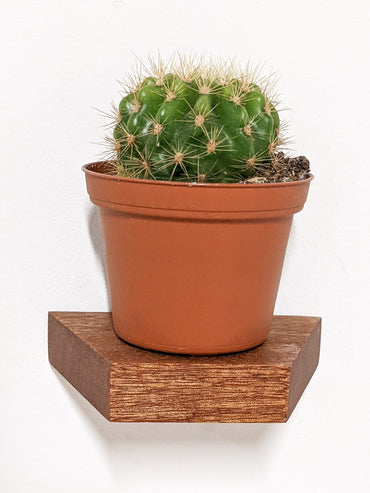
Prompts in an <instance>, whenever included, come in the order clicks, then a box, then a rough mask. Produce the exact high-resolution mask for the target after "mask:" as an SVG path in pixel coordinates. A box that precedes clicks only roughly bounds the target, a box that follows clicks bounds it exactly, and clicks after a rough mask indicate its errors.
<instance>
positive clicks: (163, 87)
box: [111, 59, 281, 183]
mask: <svg viewBox="0 0 370 493" xmlns="http://www.w3.org/2000/svg"><path fill="white" fill-rule="evenodd" d="M255 79H256V78H255V77H254V76H253V75H251V73H250V72H249V71H248V70H247V71H244V72H243V71H239V70H235V69H234V68H233V65H232V64H224V65H222V66H221V68H220V64H217V65H216V64H212V63H207V64H206V63H204V62H199V61H198V62H197V63H194V62H193V63H184V60H183V59H181V60H180V63H177V64H174V63H172V64H171V68H170V69H168V68H167V67H164V66H163V63H159V64H157V65H155V64H152V70H151V73H149V75H148V76H146V77H144V78H141V80H139V83H138V84H137V85H135V87H134V88H133V87H131V89H130V90H129V91H128V94H127V95H125V96H124V97H123V99H122V100H121V102H120V104H119V108H118V109H117V119H116V122H115V128H114V131H113V139H111V142H112V144H113V147H114V153H115V156H114V159H113V161H114V163H115V169H116V171H117V174H119V175H122V176H126V177H133V178H144V179H155V180H177V181H187V182H193V181H196V182H213V183H214V182H220V183H233V182H240V181H245V180H247V179H249V178H251V177H253V176H255V175H256V174H257V171H258V167H259V166H264V167H265V166H266V165H267V164H269V163H270V164H271V166H273V164H274V158H275V155H276V151H277V147H278V146H279V145H280V144H281V137H280V118H279V115H278V113H277V110H276V102H275V101H274V100H273V97H272V96H269V95H268V94H267V92H268V91H267V89H266V84H264V86H265V87H262V86H261V83H258V81H257V80H255Z"/></svg>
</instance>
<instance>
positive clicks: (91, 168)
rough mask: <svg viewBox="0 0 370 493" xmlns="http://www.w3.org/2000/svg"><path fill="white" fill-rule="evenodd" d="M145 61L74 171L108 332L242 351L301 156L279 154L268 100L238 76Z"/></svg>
mask: <svg viewBox="0 0 370 493" xmlns="http://www.w3.org/2000/svg"><path fill="white" fill-rule="evenodd" d="M153 67H154V68H153ZM158 67H159V68H158ZM152 68H153V70H152V73H151V74H150V73H149V74H147V76H146V77H142V78H140V79H139V81H138V84H134V85H135V87H131V89H130V90H129V91H128V94H126V95H125V96H124V97H123V99H122V100H121V102H120V104H119V108H117V112H116V115H115V120H114V125H113V137H110V138H109V139H108V143H109V145H110V146H111V151H112V153H111V155H110V156H109V158H108V159H105V160H104V161H101V162H97V163H91V164H89V165H85V166H84V167H83V170H84V172H85V177H86V183H87V189H88V193H89V195H90V199H91V200H92V202H93V203H94V204H96V205H97V206H99V208H100V212H101V218H102V224H103V234H104V242H105V255H106V261H107V272H108V280H109V288H110V297H111V304H112V305H111V306H112V316H113V326H114V330H115V332H116V333H117V335H118V336H119V337H120V338H122V339H123V340H124V341H127V342H129V343H132V344H134V345H137V346H139V347H142V348H146V349H154V350H158V351H165V352H170V353H181V354H220V353H229V352H235V351H243V350H245V349H249V348H252V347H254V346H256V345H258V344H261V343H262V342H264V341H265V339H266V338H267V335H268V332H269V329H270V325H271V322H272V316H273V310H274V305H275V300H276V296H277V290H278V286H279V281H280V275H281V269H282V265H283V259H284V255H285V249H286V245H287V241H288V237H289V232H290V226H291V222H292V219H293V215H294V214H295V213H296V212H298V211H300V210H301V209H302V208H303V205H304V203H305V200H306V197H307V193H308V188H309V183H310V181H311V179H312V176H311V175H309V174H308V171H309V170H308V161H307V160H306V161H305V160H304V158H296V159H295V160H293V161H292V163H288V164H289V165H290V164H292V166H288V164H287V162H285V161H284V159H282V158H281V152H280V151H278V150H277V149H278V146H279V145H280V144H281V136H280V129H281V123H280V118H279V115H278V113H277V110H276V102H275V100H274V98H273V97H271V96H269V95H268V93H267V91H266V87H265V86H264V84H263V83H259V84H258V83H257V82H256V80H255V78H254V77H252V76H250V75H249V74H248V73H243V72H241V73H236V72H235V70H232V69H231V68H230V67H228V66H225V65H222V66H220V65H219V64H218V65H217V67H216V65H213V66H207V67H204V66H203V65H202V64H198V63H193V64H190V65H189V64H188V63H183V62H181V63H179V64H178V66H177V67H175V68H174V67H172V69H171V70H168V69H167V68H164V67H163V66H162V64H159V65H152ZM279 156H280V157H279ZM284 166H285V167H287V168H289V174H288V175H289V178H288V179H282V180H280V179H277V176H278V175H279V173H280V172H281V170H282V169H283V168H284ZM262 171H263V173H262ZM261 175H263V176H262V178H261ZM279 176H280V175H279ZM260 181H262V183H260Z"/></svg>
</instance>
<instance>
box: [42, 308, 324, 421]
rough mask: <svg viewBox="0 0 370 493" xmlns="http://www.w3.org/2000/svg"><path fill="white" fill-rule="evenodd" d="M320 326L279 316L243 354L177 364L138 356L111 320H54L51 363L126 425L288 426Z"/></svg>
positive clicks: (82, 316)
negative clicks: (261, 340) (261, 341)
mask: <svg viewBox="0 0 370 493" xmlns="http://www.w3.org/2000/svg"><path fill="white" fill-rule="evenodd" d="M320 333H321V319H320V318H318V317H296V316H294V317H292V316H275V317H274V319H273V324H272V328H271V331H270V334H269V337H268V339H267V341H266V342H265V343H264V344H262V345H261V346H259V347H257V348H255V349H252V350H249V351H244V352H241V353H235V354H230V355H222V356H177V355H169V354H164V353H157V352H154V351H147V350H143V349H138V348H136V347H134V346H131V345H129V344H126V343H125V342H123V341H121V340H120V339H119V338H118V337H117V336H116V335H115V333H114V332H113V326H112V318H111V314H110V313H81V312H51V313H49V360H50V363H51V364H52V365H53V366H54V367H55V368H56V369H57V370H58V371H59V372H60V373H61V374H62V375H63V376H64V377H65V378H66V379H67V380H68V382H69V383H71V384H72V385H73V386H74V387H75V388H76V389H77V390H78V391H79V392H80V393H81V394H82V395H83V396H84V397H85V398H86V399H87V400H88V401H89V402H90V403H91V404H92V405H93V406H94V407H95V408H96V409H98V411H100V412H101V413H102V414H103V415H104V416H105V417H106V418H107V419H108V420H110V421H120V422H189V423H195V422H220V423H221V422H223V423H258V422H259V423H277V422H284V421H286V420H287V419H288V418H289V416H290V414H291V413H292V411H293V409H294V407H295V406H296V404H297V402H298V400H299V399H300V397H301V395H302V393H303V391H304V389H305V388H306V386H307V384H308V382H309V380H310V378H311V376H312V375H313V373H314V371H315V369H316V367H317V364H318V361H319V352H320Z"/></svg>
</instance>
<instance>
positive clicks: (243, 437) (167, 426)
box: [54, 370, 284, 467]
mask: <svg viewBox="0 0 370 493" xmlns="http://www.w3.org/2000/svg"><path fill="white" fill-rule="evenodd" d="M54 372H55V374H56V375H57V376H58V380H59V382H60V384H61V386H62V387H63V390H64V391H65V393H66V395H67V396H68V397H69V399H70V401H71V403H72V406H73V407H74V408H75V410H76V411H77V413H78V414H79V415H80V417H81V418H82V420H83V422H84V423H86V424H87V426H88V427H89V428H90V429H91V431H92V433H93V434H95V435H96V437H97V438H98V440H99V441H100V443H101V446H102V452H103V453H105V454H106V455H107V458H108V460H109V463H110V464H111V465H114V463H115V461H116V460H117V466H119V467H121V466H122V463H121V462H120V456H121V453H122V452H123V451H124V450H125V447H127V446H128V445H135V447H138V448H139V449H142V450H147V448H148V447H149V448H151V447H154V448H155V447H156V446H158V445H161V446H164V447H166V446H169V447H170V448H171V449H172V447H173V446H174V445H176V444H182V445H184V446H186V445H189V446H194V445H196V444H198V445H202V446H203V445H204V446H209V445H211V446H218V447H221V448H224V447H225V446H226V447H227V446H228V445H230V446H232V447H235V446H236V447H241V450H244V451H246V452H248V451H249V453H250V454H252V456H254V460H256V461H257V462H258V461H259V460H260V455H261V454H262V453H263V456H264V460H265V458H266V450H267V449H269V446H268V443H270V441H271V440H272V441H274V440H275V438H276V436H275V435H276V434H280V433H281V432H282V431H284V430H283V429H282V427H281V426H279V425H278V424H269V423H268V424H265V423H111V422H109V421H108V420H106V418H105V417H104V416H102V415H101V414H100V413H99V412H98V411H97V410H96V409H95V408H94V407H93V406H92V405H91V404H90V403H89V402H88V401H87V400H86V399H85V398H84V397H83V396H82V395H81V394H80V393H79V392H77V390H75V389H74V388H73V387H72V385H70V384H69V383H68V382H67V381H66V380H65V379H64V378H63V377H62V376H61V375H60V374H59V373H58V372H57V371H56V370H54ZM275 441H276V440H275ZM271 453H272V452H271Z"/></svg>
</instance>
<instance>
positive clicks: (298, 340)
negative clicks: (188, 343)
mask: <svg viewBox="0 0 370 493" xmlns="http://www.w3.org/2000/svg"><path fill="white" fill-rule="evenodd" d="M50 316H51V317H54V318H55V319H57V320H58V321H59V322H60V323H62V324H63V325H64V326H65V327H67V328H68V329H69V330H71V331H72V332H73V333H74V334H75V335H76V336H78V337H79V338H80V339H81V340H83V341H84V342H85V343H86V344H87V345H88V346H90V347H91V348H92V349H93V350H94V351H95V352H96V353H97V354H98V355H99V356H100V357H101V358H103V359H104V360H106V361H108V362H110V363H116V364H122V363H126V362H130V363H134V362H137V363H140V364H145V363H148V364H152V363H154V362H156V363H158V362H160V363H161V364H163V365H166V366H170V365H171V364H176V365H178V364H179V359H181V360H183V361H184V363H185V360H187V365H189V364H191V365H192V366H193V365H194V366H198V365H207V367H209V366H210V365H215V366H226V365H227V366H228V367H229V366H234V365H235V366H237V365H243V366H245V365H248V364H250V365H253V366H255V365H258V366H259V365H261V366H263V365H281V366H290V365H291V364H292V363H293V362H294V360H295V359H296V357H297V355H298V354H299V352H300V351H301V349H302V347H303V345H304V343H305V341H306V340H307V339H308V338H309V336H310V334H311V333H312V331H313V330H314V329H315V328H316V327H317V326H318V325H319V324H320V322H321V319H320V318H319V317H307V316H281V315H280V316H279V315H278V316H274V317H273V321H272V326H271V330H270V333H269V336H268V338H267V340H266V342H264V343H263V344H262V345H261V346H258V347H257V348H254V349H251V350H248V351H243V352H240V353H234V354H228V355H217V356H188V355H173V354H166V353H159V352H156V351H149V350H146V349H139V348H137V347H135V346H132V345H130V344H128V343H126V342H124V341H122V340H121V339H119V338H118V337H117V336H116V334H115V333H114V330H113V323H112V316H111V313H110V312H50Z"/></svg>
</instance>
